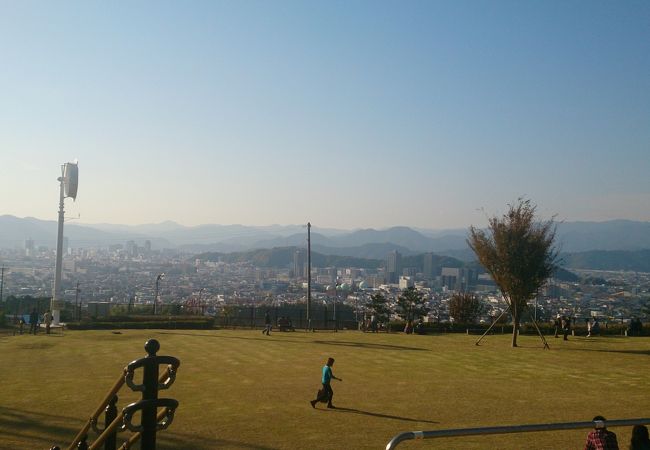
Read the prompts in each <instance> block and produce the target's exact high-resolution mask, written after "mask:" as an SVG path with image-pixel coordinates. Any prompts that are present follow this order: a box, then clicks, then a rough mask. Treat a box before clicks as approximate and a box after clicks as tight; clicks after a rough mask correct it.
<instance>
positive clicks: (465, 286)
mask: <svg viewBox="0 0 650 450" xmlns="http://www.w3.org/2000/svg"><path fill="white" fill-rule="evenodd" d="M441 275H442V276H441V279H442V285H443V286H445V287H447V288H448V289H451V290H454V291H467V290H469V289H470V288H472V287H474V286H476V282H477V280H478V273H477V271H476V270H474V269H465V268H459V267H443V268H442V273H441Z"/></svg>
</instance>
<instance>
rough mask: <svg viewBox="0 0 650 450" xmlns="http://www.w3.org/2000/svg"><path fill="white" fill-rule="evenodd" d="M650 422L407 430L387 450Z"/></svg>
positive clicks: (632, 421) (647, 421)
mask: <svg viewBox="0 0 650 450" xmlns="http://www.w3.org/2000/svg"><path fill="white" fill-rule="evenodd" d="M647 424H650V418H644V419H620V420H607V421H606V422H605V421H602V420H595V421H589V422H564V423H544V424H536V425H512V426H503V427H482V428H455V429H449V430H434V431H407V432H404V433H400V434H398V435H397V436H395V437H393V439H391V440H390V442H389V443H388V444H386V450H392V449H394V448H396V447H397V446H398V445H399V444H400V442H404V441H409V440H413V439H436V438H444V437H454V436H476V435H487V434H509V433H531V432H535V431H554V430H576V429H581V428H603V427H605V425H606V426H608V427H623V426H632V425H647Z"/></svg>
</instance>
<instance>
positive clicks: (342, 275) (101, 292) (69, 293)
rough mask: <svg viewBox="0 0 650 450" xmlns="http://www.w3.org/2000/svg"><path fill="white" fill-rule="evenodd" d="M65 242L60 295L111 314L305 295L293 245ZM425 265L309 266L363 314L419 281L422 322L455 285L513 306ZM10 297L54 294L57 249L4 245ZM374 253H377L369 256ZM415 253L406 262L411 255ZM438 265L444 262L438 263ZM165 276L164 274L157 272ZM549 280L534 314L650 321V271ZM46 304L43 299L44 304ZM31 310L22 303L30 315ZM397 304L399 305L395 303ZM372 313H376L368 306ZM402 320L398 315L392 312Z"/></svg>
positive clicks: (438, 316)
mask: <svg viewBox="0 0 650 450" xmlns="http://www.w3.org/2000/svg"><path fill="white" fill-rule="evenodd" d="M67 245H68V244H67V240H66V241H65V246H64V250H65V251H64V254H65V255H64V257H63V265H62V275H63V281H62V291H63V299H64V300H65V301H66V302H68V303H71V304H78V305H80V308H81V311H82V315H83V316H89V315H90V316H96V315H97V314H98V311H104V313H103V314H108V311H109V310H110V308H108V309H106V308H104V309H103V310H102V309H101V308H100V309H99V310H98V309H97V308H98V306H97V305H99V304H103V305H113V306H119V305H122V306H124V305H129V304H130V305H132V306H145V305H149V306H150V307H152V305H153V303H154V298H155V295H156V288H157V287H158V298H159V302H160V303H161V305H175V306H176V307H177V309H176V311H178V312H179V313H181V312H182V313H189V314H202V315H208V316H218V315H219V314H220V311H221V310H222V309H223V308H224V307H225V306H228V305H231V306H232V305H237V306H257V307H260V308H264V307H267V308H268V307H278V306H281V305H288V304H289V305H301V304H302V305H304V304H305V303H306V296H307V293H306V291H307V278H308V277H307V270H308V269H307V251H306V249H305V248H294V247H292V248H287V249H285V252H288V253H289V254H290V261H289V263H288V264H285V265H284V266H282V265H278V266H277V267H265V266H266V265H262V266H260V265H256V264H255V263H254V261H242V262H227V261H224V260H223V259H224V258H222V257H220V256H219V255H217V256H216V257H215V255H214V254H210V253H206V254H187V253H182V252H180V251H178V250H173V249H153V248H152V246H151V242H150V241H145V242H144V243H143V245H142V246H138V245H137V244H136V243H135V242H134V241H128V242H125V243H124V244H113V245H110V246H108V247H106V248H94V249H83V248H69V247H67ZM421 256H422V258H421V259H420V260H415V261H421V265H420V266H413V267H409V266H405V263H404V262H403V261H406V259H405V258H403V256H402V255H401V254H400V252H398V251H392V252H389V253H388V254H387V255H386V257H385V259H384V260H383V261H374V262H376V263H377V264H375V265H376V267H374V268H368V267H354V266H341V267H334V266H328V267H318V266H314V265H312V273H311V280H312V298H313V300H314V301H315V302H316V303H319V304H324V305H328V304H330V305H331V304H332V303H333V302H334V301H336V302H338V303H339V304H340V305H341V306H343V305H347V306H348V307H349V308H350V310H351V311H353V313H354V317H355V319H357V320H359V318H360V317H363V316H364V314H366V313H367V309H366V305H367V304H368V302H369V300H370V297H371V296H372V295H373V294H374V293H377V292H380V293H382V294H383V295H385V296H386V298H387V299H388V301H389V305H392V307H394V306H395V302H396V299H397V297H398V296H399V295H400V293H401V292H402V291H403V290H404V289H406V288H408V287H415V288H416V289H417V290H418V291H419V292H421V293H422V294H423V295H424V298H425V300H426V302H427V304H428V306H429V314H428V315H427V316H426V317H424V318H423V319H424V321H425V322H437V323H441V322H442V323H445V322H450V321H451V322H453V318H452V317H451V316H450V314H449V299H450V297H451V296H452V295H453V294H454V293H455V292H472V293H476V295H477V296H478V297H479V298H480V299H481V302H482V304H483V305H484V308H483V313H482V314H481V315H480V317H477V318H476V319H477V323H489V322H491V320H493V319H494V318H495V317H496V316H498V315H499V314H501V313H502V312H503V311H504V309H505V308H506V307H507V306H506V303H505V302H504V301H503V299H502V298H501V296H500V294H499V292H498V290H497V288H496V286H495V284H494V282H493V281H492V280H491V279H490V277H489V276H488V275H487V274H486V273H485V271H484V270H482V269H481V268H480V266H477V265H476V264H475V263H474V264H466V263H463V262H461V261H459V260H454V259H453V258H451V259H449V261H451V262H452V263H453V264H454V266H453V267H445V266H443V265H439V264H444V263H440V262H438V261H434V254H433V253H425V254H423V255H421ZM0 261H1V263H2V265H3V266H4V271H3V284H2V290H3V296H4V297H5V298H6V297H8V296H15V297H24V296H31V297H34V298H43V299H48V298H50V296H51V292H52V282H53V268H54V262H55V252H54V250H53V249H50V248H47V247H46V246H38V247H36V246H35V245H34V242H33V241H32V240H26V241H25V243H24V248H23V249H14V250H12V249H2V250H0ZM369 261H370V260H369ZM413 261H414V260H413V259H412V258H411V259H409V260H408V261H407V262H406V264H408V263H413ZM436 264H438V266H436ZM159 274H164V279H162V280H157V277H158V275H159ZM569 274H570V275H572V276H569V277H567V276H566V274H565V276H563V277H560V278H551V279H550V280H549V281H548V283H547V284H546V285H545V286H544V288H543V289H542V290H541V291H540V292H539V295H538V296H537V297H536V298H535V299H531V301H530V302H529V304H530V306H533V311H534V314H535V317H536V318H537V320H540V321H549V320H552V319H553V318H554V317H555V315H556V314H566V315H570V316H571V317H574V320H576V321H578V320H580V321H582V320H583V319H586V318H595V317H599V318H602V319H606V320H612V321H617V322H620V323H629V321H630V320H631V319H633V318H641V319H642V320H644V321H647V320H648V313H649V311H648V308H649V306H650V274H648V273H644V272H630V271H628V272H625V271H602V270H588V269H581V270H575V271H574V272H569ZM43 306H45V305H43ZM28 312H29V311H20V312H19V313H21V314H27V313H28ZM393 312H394V311H393ZM367 314H369V313H367ZM394 317H395V318H396V317H397V316H394Z"/></svg>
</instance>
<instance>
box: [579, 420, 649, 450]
mask: <svg viewBox="0 0 650 450" xmlns="http://www.w3.org/2000/svg"><path fill="white" fill-rule="evenodd" d="M593 421H594V422H596V424H597V425H596V428H595V429H594V430H592V431H590V432H589V434H588V435H587V442H585V450H619V447H618V440H617V439H616V433H614V432H612V431H609V430H608V429H607V427H606V426H605V418H604V417H603V416H596V417H594V418H593ZM629 450H650V437H649V436H648V428H647V427H646V426H645V425H634V428H632V439H631V440H630V446H629Z"/></svg>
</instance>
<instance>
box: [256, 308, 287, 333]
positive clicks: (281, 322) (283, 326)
mask: <svg viewBox="0 0 650 450" xmlns="http://www.w3.org/2000/svg"><path fill="white" fill-rule="evenodd" d="M272 328H273V323H272V321H271V314H270V313H269V312H268V311H266V313H264V329H263V330H262V334H266V335H267V336H270V335H271V329H272ZM278 329H279V330H280V331H293V323H292V322H291V319H290V318H289V317H284V316H281V317H279V318H278Z"/></svg>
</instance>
